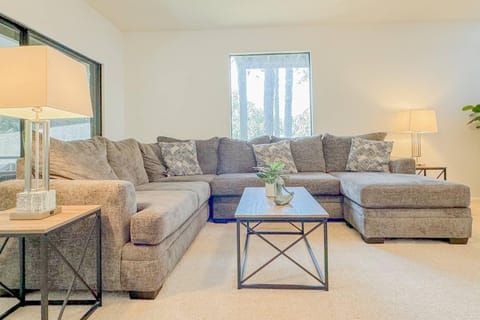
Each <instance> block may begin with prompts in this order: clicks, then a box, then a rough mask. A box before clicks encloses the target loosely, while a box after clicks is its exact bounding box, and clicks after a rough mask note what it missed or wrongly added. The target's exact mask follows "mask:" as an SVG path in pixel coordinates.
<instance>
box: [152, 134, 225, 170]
mask: <svg viewBox="0 0 480 320" xmlns="http://www.w3.org/2000/svg"><path fill="white" fill-rule="evenodd" d="M190 140H191V139H188V140H179V139H175V138H170V137H163V136H159V137H157V142H187V141H190ZM219 141H220V139H219V138H218V137H213V138H210V139H207V140H195V147H196V148H197V159H198V163H199V164H200V168H202V172H203V174H216V173H217V165H218V143H219ZM160 160H162V158H160Z"/></svg>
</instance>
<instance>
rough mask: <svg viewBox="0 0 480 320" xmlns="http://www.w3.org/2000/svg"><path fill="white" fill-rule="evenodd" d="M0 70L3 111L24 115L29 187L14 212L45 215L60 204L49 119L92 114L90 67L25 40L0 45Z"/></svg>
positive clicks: (0, 112)
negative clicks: (52, 184)
mask: <svg viewBox="0 0 480 320" xmlns="http://www.w3.org/2000/svg"><path fill="white" fill-rule="evenodd" d="M0 75H1V76H0V115H3V116H7V117H13V118H18V119H24V120H25V137H24V147H25V188H24V191H23V192H21V193H18V194H17V206H16V214H17V215H15V216H14V217H15V218H18V219H41V218H44V217H46V216H49V215H50V214H51V213H52V212H53V211H54V210H55V209H56V196H55V190H50V188H49V151H50V150H49V148H50V121H49V119H65V118H80V117H92V102H91V96H90V88H89V83H88V80H87V70H86V67H85V66H84V65H83V64H81V63H80V62H78V61H76V60H74V59H72V58H70V57H68V56H66V55H65V54H63V53H61V52H59V51H57V50H55V49H53V48H51V47H48V46H21V47H14V48H0ZM32 129H33V131H34V134H33V136H34V139H33V140H32ZM40 132H41V134H40ZM40 140H42V143H41V144H42V146H40ZM32 144H33V146H32ZM32 165H33V166H34V170H33V175H34V178H35V179H34V180H33V181H32ZM40 171H42V173H41V175H40ZM11 218H13V216H11Z"/></svg>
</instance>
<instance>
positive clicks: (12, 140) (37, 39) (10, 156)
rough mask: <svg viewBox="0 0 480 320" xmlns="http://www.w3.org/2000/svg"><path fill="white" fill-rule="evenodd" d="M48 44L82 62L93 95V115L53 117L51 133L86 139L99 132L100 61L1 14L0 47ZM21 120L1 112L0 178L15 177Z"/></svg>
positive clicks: (20, 150)
mask: <svg viewBox="0 0 480 320" xmlns="http://www.w3.org/2000/svg"><path fill="white" fill-rule="evenodd" d="M23 45H48V46H51V47H53V48H55V49H57V50H59V51H61V52H63V53H64V54H66V55H68V56H70V57H72V58H73V59H75V60H77V61H79V62H81V63H83V64H84V65H85V68H86V69H87V73H88V77H89V81H90V93H91V96H92V106H93V118H92V119H85V118H79V119H59V120H52V121H51V122H50V126H51V136H52V137H54V138H57V139H61V140H79V139H88V138H90V137H92V136H95V135H101V133H102V115H101V109H102V105H101V100H102V99H101V71H102V70H101V65H100V64H99V63H98V62H95V61H93V60H91V59H89V58H87V57H85V56H84V55H82V54H80V53H78V52H75V51H73V50H71V49H69V48H67V47H65V46H63V45H62V44H60V43H58V42H56V41H54V40H52V39H49V38H48V37H45V36H43V35H41V34H39V33H38V32H36V31H34V30H31V29H28V28H26V27H25V26H22V25H21V24H18V23H16V22H14V21H12V20H10V19H8V18H6V17H3V16H1V15H0V48H2V47H12V46H23ZM22 132H23V121H20V120H17V119H12V118H7V117H1V116H0V181H1V180H6V179H11V178H15V170H16V160H17V159H18V158H19V157H21V156H23V143H22V139H21V137H22Z"/></svg>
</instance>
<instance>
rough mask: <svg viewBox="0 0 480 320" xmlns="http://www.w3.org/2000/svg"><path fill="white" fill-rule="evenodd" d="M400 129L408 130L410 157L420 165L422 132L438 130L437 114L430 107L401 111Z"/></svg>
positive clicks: (402, 130)
mask: <svg viewBox="0 0 480 320" xmlns="http://www.w3.org/2000/svg"><path fill="white" fill-rule="evenodd" d="M399 117H400V126H401V128H400V131H401V132H408V133H410V134H411V136H412V158H415V163H416V165H417V166H421V165H422V164H421V163H420V157H421V156H422V134H424V133H433V132H438V129H437V115H436V113H435V110H431V109H410V110H404V111H401V112H400V114H399Z"/></svg>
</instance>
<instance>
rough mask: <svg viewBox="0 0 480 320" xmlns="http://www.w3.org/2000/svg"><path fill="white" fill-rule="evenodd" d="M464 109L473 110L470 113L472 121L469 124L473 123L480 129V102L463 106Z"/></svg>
mask: <svg viewBox="0 0 480 320" xmlns="http://www.w3.org/2000/svg"><path fill="white" fill-rule="evenodd" d="M462 110H463V111H471V113H470V121H468V123H467V124H472V123H473V125H474V126H475V127H476V128H477V129H480V104H477V105H476V106H474V105H468V106H465V107H463V108H462Z"/></svg>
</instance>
